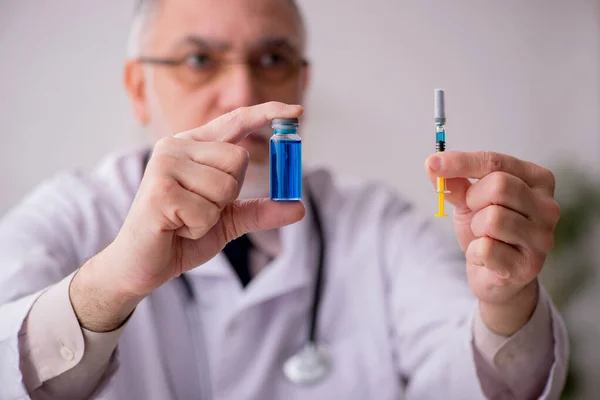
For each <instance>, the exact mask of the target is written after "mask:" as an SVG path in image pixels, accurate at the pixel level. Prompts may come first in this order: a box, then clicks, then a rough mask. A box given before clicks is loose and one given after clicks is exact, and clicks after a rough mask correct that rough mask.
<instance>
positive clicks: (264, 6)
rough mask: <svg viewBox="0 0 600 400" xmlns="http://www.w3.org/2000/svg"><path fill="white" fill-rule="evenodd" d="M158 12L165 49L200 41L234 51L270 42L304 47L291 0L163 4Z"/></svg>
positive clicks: (193, 0) (174, 0)
mask: <svg viewBox="0 0 600 400" xmlns="http://www.w3.org/2000/svg"><path fill="white" fill-rule="evenodd" d="M155 12H156V15H155V17H156V20H155V22H156V25H155V28H156V29H157V31H155V33H156V35H155V39H157V41H158V42H159V43H160V44H162V45H167V44H169V45H173V44H174V43H173V42H181V41H182V40H185V38H188V37H201V38H207V39H210V40H211V41H214V42H222V43H229V44H230V45H231V46H233V47H236V46H238V45H254V44H257V43H260V42H261V41H264V40H269V39H270V38H278V39H285V40H288V41H289V42H290V43H291V44H293V45H295V46H297V47H300V46H302V39H303V32H302V29H303V28H302V26H301V21H300V17H299V14H298V10H297V9H295V6H294V5H293V3H291V2H290V1H288V0H160V2H159V4H157V8H156V10H155Z"/></svg>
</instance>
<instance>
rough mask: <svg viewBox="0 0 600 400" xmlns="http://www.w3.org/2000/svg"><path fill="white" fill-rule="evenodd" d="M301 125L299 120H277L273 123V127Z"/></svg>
mask: <svg viewBox="0 0 600 400" xmlns="http://www.w3.org/2000/svg"><path fill="white" fill-rule="evenodd" d="M299 123H300V121H299V120H298V118H275V119H273V120H272V121H271V124H272V125H275V124H278V125H279V124H281V125H298V124H299Z"/></svg>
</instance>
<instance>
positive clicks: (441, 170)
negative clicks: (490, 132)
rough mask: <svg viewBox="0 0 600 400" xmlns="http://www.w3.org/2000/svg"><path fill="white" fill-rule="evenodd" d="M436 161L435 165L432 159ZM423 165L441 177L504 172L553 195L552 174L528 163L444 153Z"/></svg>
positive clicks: (497, 155) (488, 155)
mask: <svg viewBox="0 0 600 400" xmlns="http://www.w3.org/2000/svg"><path fill="white" fill-rule="evenodd" d="M436 157H438V158H439V165H438V163H437V161H436V160H435V158H436ZM427 165H428V166H429V168H430V169H431V171H432V172H434V173H435V175H436V176H439V177H442V178H474V179H481V178H483V177H484V176H486V175H489V174H491V173H492V172H497V171H501V172H506V173H508V174H510V175H513V176H516V177H518V178H520V179H521V180H523V181H524V182H525V183H526V184H527V185H528V186H529V187H531V188H542V189H546V190H548V191H549V192H550V194H551V195H554V186H555V182H554V175H553V174H552V172H550V171H549V170H548V169H546V168H543V167H541V166H539V165H537V164H534V163H532V162H529V161H523V160H520V159H518V158H516V157H512V156H509V155H506V154H500V153H494V152H490V151H476V152H460V151H444V152H439V153H436V154H434V155H432V156H430V157H429V159H428V160H427Z"/></svg>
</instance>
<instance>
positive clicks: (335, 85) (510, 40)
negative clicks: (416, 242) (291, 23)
mask: <svg viewBox="0 0 600 400" xmlns="http://www.w3.org/2000/svg"><path fill="white" fill-rule="evenodd" d="M132 3H133V2H132V1H122V0H121V1H104V2H94V3H93V5H91V3H89V2H82V1H78V0H61V1H27V0H2V2H1V3H0V135H1V136H0V137H1V145H0V215H1V214H3V213H4V212H5V211H6V210H7V209H8V208H9V207H10V206H11V205H13V204H14V203H15V202H17V201H18V200H19V199H20V198H21V197H22V196H23V195H24V194H25V193H27V192H28V191H29V190H31V188H32V187H33V186H34V185H35V184H37V183H39V182H40V181H41V180H42V179H44V178H47V177H48V176H50V175H52V174H54V173H56V172H57V171H59V170H62V169H65V168H75V167H83V168H89V167H91V166H92V165H93V164H94V163H96V162H97V161H98V160H99V159H100V158H101V157H102V156H103V155H104V154H105V153H107V152H108V151H110V150H112V149H115V148H118V147H121V146H130V145H133V144H135V143H137V142H139V141H141V140H142V135H141V133H140V132H138V131H137V130H136V128H135V125H134V124H133V120H132V118H131V116H130V109H129V105H128V102H127V99H126V97H125V94H124V91H123V89H122V85H121V66H122V60H123V56H124V54H125V43H126V35H127V29H128V21H129V18H130V15H131V7H132ZM299 3H300V4H301V6H302V8H303V9H304V11H305V14H306V19H307V23H308V27H309V33H310V47H309V51H310V56H311V60H312V62H313V66H314V71H313V80H312V88H311V90H310V92H309V97H308V104H307V114H306V115H307V119H306V123H305V124H304V125H303V127H302V133H303V135H304V137H305V154H306V158H307V159H309V160H311V161H313V162H318V163H324V164H327V165H330V166H331V167H333V168H335V170H336V171H338V172H339V173H341V174H344V175H350V176H358V177H368V178H375V179H380V180H384V181H386V182H388V183H390V184H391V185H393V186H395V187H397V188H398V189H400V190H402V191H403V192H404V193H405V194H406V195H407V196H409V197H410V198H411V199H412V200H414V201H415V202H416V203H417V204H418V205H419V207H420V208H421V210H422V211H423V212H426V213H433V212H434V207H435V198H434V197H433V194H432V189H431V186H430V184H429V182H428V180H427V178H426V176H425V173H424V171H423V161H424V160H425V158H426V157H427V155H428V154H430V153H431V152H432V151H433V149H434V133H433V123H432V122H433V121H432V112H433V89H434V88H436V87H443V88H445V89H446V94H447V114H448V136H447V140H448V148H449V149H464V150H479V149H487V150H495V151H500V152H505V153H510V154H512V155H515V156H517V157H521V158H526V159H529V160H531V161H534V162H538V163H541V164H543V165H545V166H547V167H550V168H554V167H555V166H557V165H558V163H559V162H560V161H562V160H569V161H572V162H573V163H577V164H579V165H581V166H582V167H584V168H588V169H590V170H591V171H593V172H594V173H595V174H596V175H600V167H599V164H600V163H599V162H600V155H599V150H600V134H599V129H598V127H599V126H600V2H599V1H598V0H568V1H566V0H529V1H521V0H506V1H497V0H486V1H473V0H453V1H447V0H429V1H418V0H413V1H408V0H407V1H398V0H370V1H364V0H345V1H343V2H341V1H323V0H300V1H299ZM340 146H343V148H341V147H340ZM559 184H560V182H559ZM440 224H441V225H442V226H443V227H444V229H449V220H446V221H440ZM595 304H597V303H595ZM596 325H597V324H596Z"/></svg>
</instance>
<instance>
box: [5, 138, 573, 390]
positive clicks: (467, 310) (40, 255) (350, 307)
mask: <svg viewBox="0 0 600 400" xmlns="http://www.w3.org/2000/svg"><path fill="white" fill-rule="evenodd" d="M142 156H143V151H142V150H139V151H134V152H132V153H129V152H126V153H123V154H118V155H114V156H111V157H109V158H108V159H107V160H105V161H104V162H103V163H102V164H101V166H100V167H99V168H98V169H96V170H95V171H93V172H92V173H89V174H81V173H79V174H65V175H60V176H58V177H56V178H55V179H53V180H51V181H49V182H48V183H45V184H43V185H42V186H41V187H39V188H38V189H37V190H36V191H35V192H34V193H33V194H32V195H30V196H29V197H28V198H27V199H26V200H25V201H24V202H23V203H22V204H21V205H20V206H19V207H17V208H16V209H14V210H13V211H12V212H11V213H10V214H9V215H8V216H7V217H6V218H5V220H4V222H3V223H2V225H0V304H2V303H5V302H6V301H13V300H15V299H20V300H17V301H14V302H11V303H8V304H6V305H5V306H3V307H0V360H1V361H0V393H4V395H5V396H8V397H2V396H1V395H0V398H2V399H4V398H20V397H19V396H25V397H26V393H25V391H24V389H23V386H22V384H21V372H20V371H19V368H17V366H18V362H17V361H16V357H18V343H17V332H18V330H19V327H20V326H21V323H22V321H23V318H25V315H26V314H27V312H28V310H29V308H30V306H31V304H32V303H33V301H34V300H35V298H36V297H37V296H38V294H39V291H40V290H41V289H43V288H44V287H46V286H48V285H50V284H52V283H54V282H57V281H58V280H60V279H62V278H63V277H65V276H67V275H69V274H70V273H72V272H73V271H74V270H75V269H76V268H77V267H79V266H80V265H81V264H83V263H84V262H85V260H87V259H88V258H89V257H92V256H93V255H94V254H96V253H97V252H98V251H100V250H101V249H102V248H103V247H104V246H105V245H106V244H108V243H109V242H110V241H111V240H113V239H114V237H115V235H116V234H117V232H118V230H119V228H120V226H121V224H122V223H123V221H124V218H125V217H126V214H127V211H128V209H129V206H130V204H131V201H132V199H133V197H134V194H135V192H136V189H137V186H138V184H139V182H140V179H141V176H142ZM307 175H308V182H309V184H310V188H308V190H312V193H314V194H315V195H316V197H317V199H318V204H319V207H320V212H321V213H322V215H323V218H324V221H323V222H324V228H325V229H324V230H325V235H326V238H327V259H326V270H325V275H324V277H325V286H324V293H323V299H322V304H321V314H320V319H319V332H318V335H319V338H320V341H321V343H323V344H325V345H326V346H327V347H328V349H329V350H330V352H331V354H332V360H333V370H332V373H331V375H330V376H329V377H328V378H327V379H326V380H325V381H324V382H323V383H321V384H318V385H316V386H314V387H299V386H296V385H294V384H292V383H289V382H288V381H286V379H285V377H284V375H283V373H282V367H281V366H282V363H283V362H284V360H285V359H286V358H287V357H289V356H291V355H292V354H294V353H295V352H296V351H298V350H299V349H300V348H301V347H302V346H303V344H304V343H305V341H306V337H307V329H308V321H309V316H310V315H309V314H310V312H309V309H310V303H311V300H312V290H313V285H314V274H315V271H316V263H317V261H316V259H317V254H316V249H317V247H316V246H317V242H316V234H315V231H314V227H313V226H312V222H311V218H310V215H309V214H307V216H306V217H305V218H304V219H303V220H302V221H300V222H298V223H296V224H293V225H291V226H288V227H285V228H283V229H282V249H283V251H282V254H281V256H280V257H278V258H277V259H276V260H275V261H273V262H272V263H271V264H270V265H268V266H267V267H266V268H265V269H264V270H263V271H262V272H261V273H260V274H259V275H258V276H257V277H256V279H254V280H253V281H252V282H251V283H250V285H249V286H248V287H247V288H246V289H245V290H242V288H241V285H240V283H239V279H238V278H237V276H236V275H235V273H234V272H233V271H232V269H231V268H230V267H229V266H228V264H227V260H226V258H225V257H224V256H223V255H218V256H217V257H215V258H214V259H212V260H210V261H209V262H207V263H206V264H205V265H202V266H201V267H199V268H197V269H195V270H194V271H192V272H190V279H191V282H192V285H193V287H194V290H195V293H196V301H195V302H190V301H188V300H189V299H188V298H187V297H186V295H185V291H184V290H183V288H182V286H181V283H180V282H178V281H172V282H170V283H168V284H166V285H164V286H163V287H161V288H159V289H157V290H156V291H155V292H154V293H153V294H152V295H151V296H149V297H148V298H147V299H145V300H144V301H143V302H142V303H141V304H140V305H139V306H138V307H137V309H136V311H135V313H134V314H133V316H132V317H131V319H130V320H129V321H128V323H127V326H126V328H125V331H124V334H123V337H122V338H121V340H120V342H119V347H118V350H117V353H116V354H115V357H113V362H112V364H111V368H110V369H111V370H116V372H114V374H113V375H112V377H111V378H110V379H108V380H107V382H106V383H105V384H103V386H102V387H101V388H100V389H99V390H98V392H97V394H96V397H97V398H102V399H145V400H164V399H192V398H196V396H197V394H198V393H199V392H200V385H201V378H200V377H203V378H206V377H207V376H210V381H211V382H212V392H213V396H214V398H215V399H361V400H362V399H378V400H386V399H390V400H391V399H400V398H403V396H405V395H407V396H408V398H412V399H460V400H469V399H483V398H485V397H484V395H483V393H482V392H481V389H480V384H479V380H478V377H477V373H476V369H475V364H474V361H473V349H472V345H471V338H472V334H471V320H472V316H473V313H474V312H475V306H476V303H475V301H474V298H473V296H472V294H471V292H470V290H469V288H468V286H467V284H466V282H465V276H464V275H465V273H464V270H465V268H464V259H463V258H462V254H461V253H460V252H457V249H456V248H455V247H454V246H452V245H448V244H447V243H443V242H442V241H441V240H440V239H439V238H438V236H437V235H436V234H435V233H434V230H433V229H432V227H431V226H429V223H428V221H427V219H426V218H425V219H421V218H420V217H418V216H417V215H416V214H415V213H413V212H412V211H411V209H410V207H409V205H408V204H407V203H406V202H405V201H403V200H401V199H399V198H398V197H397V196H396V195H395V194H393V192H392V191H391V190H388V189H386V188H385V187H384V186H382V185H378V184H369V185H349V186H341V185H339V184H338V183H337V182H335V181H334V180H333V178H332V177H331V176H330V175H329V174H328V173H325V172H323V171H312V172H310V173H307ZM307 207H308V205H307ZM310 212H312V210H310V209H309V210H308V213H310ZM186 304H188V305H187V306H186ZM190 304H196V306H195V307H192V308H189V309H188V308H186V307H189V305H190ZM186 309H187V310H191V312H192V313H196V314H194V315H197V316H198V317H199V319H200V320H202V332H204V335H203V336H204V342H205V346H194V342H195V341H199V338H200V336H199V335H197V334H194V335H192V334H191V332H193V330H190V326H189V323H188V321H189V318H187V317H186ZM552 319H553V324H554V332H555V333H554V336H555V342H556V346H555V364H554V366H553V368H552V373H551V375H550V377H549V379H548V382H547V385H546V389H545V392H544V393H545V394H544V397H543V398H556V397H553V396H556V393H557V390H558V388H559V386H560V385H561V384H562V381H563V379H564V371H565V366H566V350H565V349H566V334H565V331H564V326H563V325H562V322H561V320H560V316H558V314H556V311H555V310H553V315H552ZM197 348H200V349H202V348H204V349H205V351H206V352H207V356H206V357H200V359H198V357H196V355H195V354H198V353H196V352H195V350H194V349H197ZM207 366H208V369H206V367H207ZM117 367H118V368H117ZM207 371H210V372H207ZM403 379H407V380H408V382H409V384H408V388H407V391H406V393H404V394H403V390H402V380H403ZM11 396H12V397H11Z"/></svg>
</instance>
